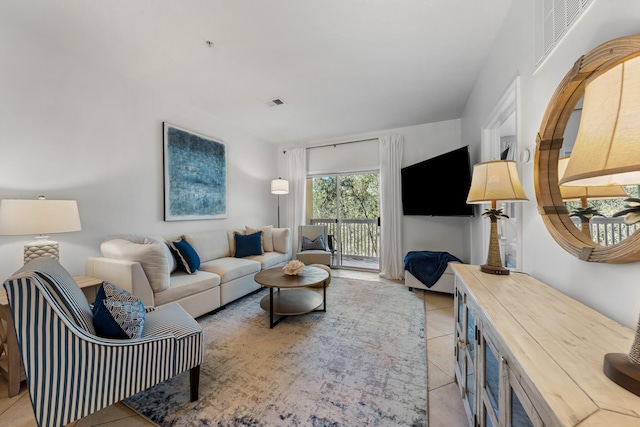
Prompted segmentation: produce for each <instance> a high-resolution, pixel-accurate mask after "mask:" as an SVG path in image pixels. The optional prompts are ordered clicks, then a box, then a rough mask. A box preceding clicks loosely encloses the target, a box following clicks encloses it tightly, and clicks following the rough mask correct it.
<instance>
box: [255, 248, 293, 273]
mask: <svg viewBox="0 0 640 427" xmlns="http://www.w3.org/2000/svg"><path fill="white" fill-rule="evenodd" d="M244 259H250V260H252V261H257V262H259V263H260V265H261V266H262V269H263V270H266V269H267V268H271V267H275V266H277V265H279V264H285V263H286V262H287V261H289V257H288V256H287V254H283V253H280V252H275V251H272V252H265V253H263V254H262V255H253V256H249V257H246V258H244Z"/></svg>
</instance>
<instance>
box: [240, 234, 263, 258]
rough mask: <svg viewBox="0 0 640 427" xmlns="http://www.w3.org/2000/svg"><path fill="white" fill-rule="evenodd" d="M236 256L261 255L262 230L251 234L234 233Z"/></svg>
mask: <svg viewBox="0 0 640 427" xmlns="http://www.w3.org/2000/svg"><path fill="white" fill-rule="evenodd" d="M235 237H236V255H235V257H236V258H244V257H246V256H250V255H262V243H261V237H262V231H258V232H257V233H253V234H246V235H245V234H238V233H236V236H235Z"/></svg>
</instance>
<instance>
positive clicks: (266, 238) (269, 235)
mask: <svg viewBox="0 0 640 427" xmlns="http://www.w3.org/2000/svg"><path fill="white" fill-rule="evenodd" d="M244 230H245V233H244V234H253V233H257V232H258V231H262V236H261V239H260V242H261V243H262V252H272V251H273V225H265V226H263V227H249V226H248V225H246V226H245V227H244Z"/></svg>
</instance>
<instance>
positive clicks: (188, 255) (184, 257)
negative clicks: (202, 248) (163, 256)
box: [169, 239, 200, 274]
mask: <svg viewBox="0 0 640 427" xmlns="http://www.w3.org/2000/svg"><path fill="white" fill-rule="evenodd" d="M169 248H170V249H171V252H173V255H174V256H175V257H176V261H177V262H178V265H179V266H180V267H181V269H182V270H184V271H185V272H187V273H188V274H193V273H195V272H196V271H197V270H198V268H199V267H200V256H198V253H197V252H196V250H195V249H193V246H191V245H190V244H189V242H187V241H186V240H184V239H182V240H178V241H177V242H171V243H169Z"/></svg>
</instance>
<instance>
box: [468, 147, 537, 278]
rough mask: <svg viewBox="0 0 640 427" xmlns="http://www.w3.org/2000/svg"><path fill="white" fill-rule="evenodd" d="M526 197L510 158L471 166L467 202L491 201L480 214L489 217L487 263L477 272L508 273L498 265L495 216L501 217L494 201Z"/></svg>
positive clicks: (516, 200)
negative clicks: (488, 207)
mask: <svg viewBox="0 0 640 427" xmlns="http://www.w3.org/2000/svg"><path fill="white" fill-rule="evenodd" d="M524 200H529V199H527V196H526V194H525V193H524V189H523V188H522V184H521V183H520V178H519V177H518V169H517V167H516V163H515V162H514V161H512V160H495V161H491V162H484V163H478V164H477V165H475V166H474V167H473V175H472V177H471V188H470V189H469V196H468V197H467V203H472V204H478V203H487V202H490V203H491V209H487V210H486V211H485V213H484V214H483V215H484V216H488V217H489V219H490V220H491V233H490V235H489V252H488V254H487V262H486V264H484V265H481V266H480V271H482V272H484V273H490V274H502V275H507V274H509V269H507V268H504V267H503V266H502V258H501V257H500V245H499V244H498V221H497V220H498V219H499V218H501V217H502V210H501V209H496V202H497V201H501V202H518V201H524Z"/></svg>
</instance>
